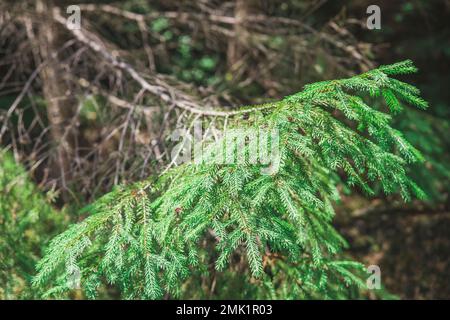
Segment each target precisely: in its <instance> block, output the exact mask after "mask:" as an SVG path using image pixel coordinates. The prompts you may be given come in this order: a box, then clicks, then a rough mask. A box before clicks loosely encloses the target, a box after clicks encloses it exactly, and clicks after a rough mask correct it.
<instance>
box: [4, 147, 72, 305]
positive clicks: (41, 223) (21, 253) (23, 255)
mask: <svg viewBox="0 0 450 320" xmlns="http://www.w3.org/2000/svg"><path fill="white" fill-rule="evenodd" d="M0 190H1V193H0V235H1V236H0V300H1V299H17V298H34V297H38V290H37V288H31V279H32V276H33V275H34V274H35V264H36V263H37V261H38V260H39V259H40V258H41V257H42V252H41V250H42V248H43V247H44V246H45V245H46V244H47V243H48V241H49V240H50V239H51V238H52V237H53V236H54V235H55V234H57V233H59V232H61V231H62V230H64V229H63V227H64V226H65V215H64V214H63V212H57V211H56V210H54V209H53V208H52V206H51V205H50V201H51V200H52V197H53V196H52V193H51V192H49V193H48V194H47V196H46V197H45V196H43V195H42V194H41V193H40V192H39V190H38V189H37V188H36V187H35V186H34V184H33V183H32V182H31V181H30V180H29V179H28V176H27V174H26V171H25V170H24V169H23V168H22V167H21V166H19V165H17V164H16V163H15V161H14V158H13V156H12V155H11V153H9V152H7V151H5V150H0Z"/></svg>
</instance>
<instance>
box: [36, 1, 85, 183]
mask: <svg viewBox="0 0 450 320" xmlns="http://www.w3.org/2000/svg"><path fill="white" fill-rule="evenodd" d="M53 7H54V5H53V1H52V0H37V1H36V11H37V13H38V16H39V17H40V19H42V20H40V21H39V22H40V24H39V35H38V39H39V51H40V55H41V58H42V61H43V62H44V63H45V66H44V67H43V69H42V72H41V79H42V84H43V94H44V98H45V101H46V102H47V116H48V121H49V125H50V131H51V135H52V139H53V142H54V143H55V145H56V152H54V158H53V161H54V170H52V177H53V178H60V180H61V186H62V187H63V189H66V188H67V185H66V182H67V181H68V180H70V177H71V159H73V156H74V148H73V143H74V129H73V128H71V126H70V123H71V120H72V119H73V116H74V114H75V108H76V101H75V100H74V98H72V95H71V92H70V87H69V85H68V83H67V82H66V81H65V80H64V76H63V75H64V70H63V68H62V66H61V63H60V60H59V58H58V55H57V52H58V50H60V49H61V48H62V47H63V46H64V43H65V40H64V31H63V29H61V26H57V25H55V23H54V22H53V20H52V18H51V14H52V8H53ZM58 180H59V179H58Z"/></svg>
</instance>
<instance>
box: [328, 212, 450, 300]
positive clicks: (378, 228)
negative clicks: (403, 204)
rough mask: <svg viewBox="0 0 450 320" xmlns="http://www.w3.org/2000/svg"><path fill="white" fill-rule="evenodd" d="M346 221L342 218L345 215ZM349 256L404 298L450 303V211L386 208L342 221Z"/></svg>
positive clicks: (341, 229)
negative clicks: (371, 268) (377, 270)
mask: <svg viewBox="0 0 450 320" xmlns="http://www.w3.org/2000/svg"><path fill="white" fill-rule="evenodd" d="M341 217H342V216H341ZM337 224H338V229H339V230H340V231H341V232H342V233H343V235H344V237H345V238H346V239H347V240H348V242H349V244H350V248H349V250H348V251H347V252H349V253H350V254H351V255H352V256H353V257H354V258H355V259H356V260H358V261H362V262H363V263H365V264H366V265H371V264H376V265H378V266H380V269H381V280H382V283H383V285H384V286H385V287H386V288H387V289H388V291H389V292H391V293H394V294H396V295H397V296H399V297H400V298H401V299H450V275H449V271H450V212H449V211H448V210H445V209H444V210H437V211H433V210H424V209H422V208H420V209H419V208H417V209H415V208H412V209H411V208H410V209H406V210H405V209H398V210H396V209H382V210H371V212H369V213H367V212H366V213H364V214H361V215H356V216H355V215H354V214H353V215H352V216H347V217H345V215H344V218H338V221H337Z"/></svg>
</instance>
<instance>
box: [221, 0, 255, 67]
mask: <svg viewBox="0 0 450 320" xmlns="http://www.w3.org/2000/svg"><path fill="white" fill-rule="evenodd" d="M257 9H258V0H236V6H235V9H234V12H235V14H234V16H235V18H236V20H237V23H236V24H235V26H234V33H235V34H234V37H233V38H232V39H230V41H229V43H228V51H227V63H228V68H229V70H230V71H231V72H233V73H234V71H236V70H237V69H238V68H239V65H241V63H243V61H244V60H245V54H246V47H247V43H248V38H249V37H248V32H247V30H246V28H245V26H244V21H245V19H246V18H247V17H248V16H249V15H250V14H255V13H257Z"/></svg>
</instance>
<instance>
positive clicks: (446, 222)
mask: <svg viewBox="0 0 450 320" xmlns="http://www.w3.org/2000/svg"><path fill="white" fill-rule="evenodd" d="M72 4H77V5H79V6H80V8H81V18H82V20H81V26H82V29H81V30H69V29H68V28H67V27H66V25H65V22H66V19H67V17H68V14H67V13H66V7H67V6H69V5H72ZM371 4H377V5H378V6H379V7H380V8H381V29H380V30H368V29H367V27H366V19H367V17H368V14H367V13H366V9H367V7H368V6H369V5H371ZM55 8H56V9H57V8H60V10H59V11H58V10H54V9H55ZM449 18H450V1H448V0H436V1H421V0H415V1H387V0H385V1H365V0H361V1H327V0H310V1H296V0H291V1H278V0H275V1H264V0H232V1H219V0H198V1H181V0H164V1H145V0H123V1H83V2H81V1H56V0H55V1H51V0H35V1H31V0H30V1H22V0H15V1H9V0H1V1H0V43H1V45H0V144H1V145H0V147H1V151H0V188H1V189H0V299H5V298H6V299H11V298H21V297H27V294H26V288H27V286H28V285H29V281H30V279H31V277H32V275H33V274H34V273H35V269H34V268H35V263H36V261H37V260H38V259H39V258H40V257H41V256H42V250H43V249H44V248H45V246H46V245H47V244H48V241H49V239H51V238H52V237H53V236H54V235H56V234H58V233H60V232H61V231H62V230H65V229H66V227H67V226H68V225H69V224H70V223H72V222H76V221H81V220H82V219H84V218H85V216H83V215H82V214H78V213H77V212H78V210H79V209H80V208H82V207H84V206H85V205H86V204H88V203H90V202H92V201H93V200H94V199H97V198H98V197H99V196H101V195H103V194H104V193H106V192H108V191H110V190H111V189H112V188H113V187H114V186H115V185H118V184H121V183H130V182H133V181H137V180H140V179H142V178H144V177H147V176H149V175H155V174H158V173H159V172H161V171H162V170H164V169H165V168H166V167H167V166H168V165H169V164H170V163H171V159H170V148H171V146H172V144H171V143H172V142H171V141H170V139H169V138H168V137H170V133H171V132H172V131H173V130H174V129H175V128H176V127H177V126H180V125H182V124H183V123H186V121H185V120H186V119H193V118H195V117H197V116H199V115H201V112H200V111H199V110H204V109H205V108H206V109H207V110H213V109H214V107H216V106H222V107H224V108H227V109H230V110H231V109H233V108H235V107H238V106H242V105H247V104H255V103H260V102H265V101H270V100H271V99H278V98H281V97H283V96H286V95H289V94H292V93H294V92H296V91H299V90H300V89H301V87H302V86H303V85H304V84H306V83H309V82H313V81H319V80H326V79H332V78H337V77H346V76H349V75H353V74H357V73H360V72H363V71H367V70H369V69H370V68H372V67H375V66H378V65H380V64H389V63H393V62H397V61H401V60H405V59H411V60H413V61H414V63H415V64H416V65H417V66H418V67H419V70H420V72H419V74H417V75H414V76H410V77H408V81H409V82H411V83H413V84H414V85H415V86H416V87H418V88H420V89H421V91H422V96H423V97H424V98H425V99H426V100H428V101H429V102H430V106H431V107H430V108H429V109H428V110H426V111H423V110H413V109H412V108H411V109H407V110H406V112H404V113H402V114H401V115H399V116H398V117H396V118H395V127H396V128H398V129H400V130H401V131H403V132H404V133H405V136H406V138H407V139H408V140H409V141H410V142H411V143H412V144H413V145H414V146H416V147H417V148H418V149H419V150H421V151H422V152H423V154H424V155H425V157H426V159H427V161H426V163H425V166H420V167H410V168H409V171H410V174H411V175H412V176H413V177H414V178H415V180H416V181H417V182H418V183H419V185H420V186H421V187H423V188H424V190H425V191H426V192H427V194H428V197H429V199H428V200H426V201H418V200H415V201H413V202H411V203H408V204H405V203H404V202H402V201H401V200H400V199H398V198H397V197H394V196H384V195H382V194H380V195H377V196H376V197H372V198H371V199H367V198H365V197H363V196H362V195H361V194H359V193H358V191H355V190H343V191H344V193H345V194H346V196H345V197H344V200H343V201H342V203H339V204H336V206H337V210H338V215H337V217H336V222H335V223H336V225H337V226H338V229H339V230H340V231H341V232H342V233H343V234H344V236H345V238H346V239H347V240H348V241H349V243H350V248H349V250H347V253H349V254H350V255H351V256H352V257H353V258H355V259H356V260H359V261H362V262H364V263H365V264H367V265H368V264H377V265H379V266H380V267H381V271H382V282H383V284H384V285H385V286H386V288H387V289H388V290H389V291H390V292H391V293H394V294H396V295H398V296H399V297H400V298H405V299H433V298H434V299H449V298H450V282H449V277H448V270H450V233H449V231H450V211H449V181H450V179H449V178H450V154H449V150H450V135H449V126H450V122H449V115H450V112H449V108H448V103H449V101H450V91H449V90H448V85H449V83H450V79H449V77H450V64H449V61H450V24H449V22H448V21H449ZM144 89H145V90H146V91H148V92H150V93H152V94H150V95H149V94H144ZM209 116H210V117H211V121H214V114H213V113H211V114H210V115H209Z"/></svg>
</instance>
